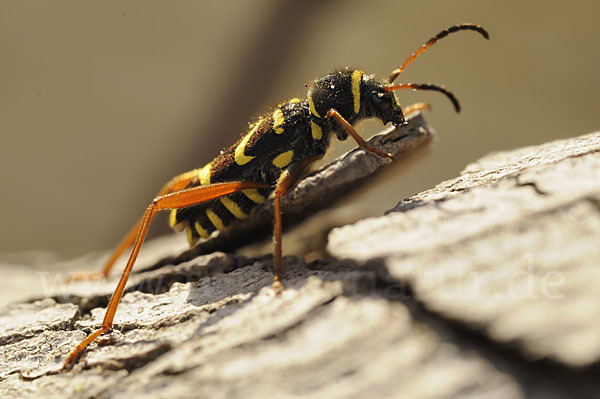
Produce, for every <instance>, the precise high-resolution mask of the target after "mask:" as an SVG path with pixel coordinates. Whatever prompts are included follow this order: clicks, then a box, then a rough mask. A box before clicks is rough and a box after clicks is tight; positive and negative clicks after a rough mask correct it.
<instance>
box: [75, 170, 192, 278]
mask: <svg viewBox="0 0 600 399" xmlns="http://www.w3.org/2000/svg"><path fill="white" fill-rule="evenodd" d="M197 177H198V170H191V171H189V172H185V173H182V174H180V175H178V176H175V177H174V178H173V179H171V180H170V181H169V182H168V183H167V184H165V185H164V186H163V187H162V188H161V190H160V191H159V192H158V194H156V197H162V196H163V195H166V194H169V193H172V192H176V191H180V190H183V189H184V188H186V187H187V186H188V184H189V183H190V182H191V181H192V180H194V179H196V178H197ZM142 221H143V218H141V219H140V220H138V222H137V223H136V224H135V225H134V226H133V227H132V228H131V230H129V232H128V233H127V235H126V236H125V237H124V238H123V240H121V242H120V243H119V245H118V246H117V248H116V249H115V250H114V251H113V253H112V255H111V256H110V259H108V261H107V262H106V263H105V264H104V268H103V269H102V272H75V273H73V274H72V275H71V276H70V279H71V280H75V281H77V280H88V279H99V278H106V277H108V273H109V272H110V269H112V267H113V266H114V264H115V262H116V261H117V259H119V257H120V256H121V255H122V254H123V252H125V251H126V250H127V248H129V247H131V244H133V242H134V241H135V237H136V235H137V232H138V231H139V230H140V226H141V225H142Z"/></svg>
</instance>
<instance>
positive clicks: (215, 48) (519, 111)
mask: <svg viewBox="0 0 600 399" xmlns="http://www.w3.org/2000/svg"><path fill="white" fill-rule="evenodd" d="M599 15H600V3H598V2H596V1H577V2H564V1H552V0H550V1H544V2H522V1H504V2H491V1H481V0H471V1H452V2H441V1H439V2H430V1H419V2H416V1H398V0H396V1H392V0H388V1H356V2H333V1H294V2H292V1H275V0H272V1H267V0H261V1H256V0H255V1H252V2H250V1H235V2H234V1H219V2H217V1H213V2H209V1H172V2H165V1H148V0H137V1H102V2H99V1H98V2H94V3H91V2H80V1H75V0H73V1H59V0H56V1H52V2H49V1H41V0H40V1H27V2H21V1H8V0H6V1H0V53H1V55H2V61H1V62H0V131H1V134H2V145H1V146H0V166H1V168H0V174H1V177H0V179H1V181H2V199H1V201H2V202H1V207H0V212H1V215H0V219H1V220H2V223H3V228H2V229H1V230H0V234H1V236H0V237H1V239H0V245H1V246H0V252H3V253H7V252H18V251H24V250H31V249H43V250H49V251H52V252H56V253H58V254H60V255H62V256H64V257H73V256H78V255H81V254H83V253H86V252H88V251H91V250H98V249H105V248H109V247H112V246H113V245H115V244H116V242H117V241H118V240H119V239H120V238H121V236H122V235H123V234H124V233H125V232H126V230H127V229H128V228H129V227H130V226H131V225H132V224H133V223H134V222H135V221H136V220H137V218H138V217H139V216H140V215H141V213H142V211H143V210H144V209H145V207H146V206H147V204H148V203H149V202H150V200H151V199H152V198H153V196H154V194H155V192H156V191H157V190H158V189H159V188H160V187H161V185H162V184H163V183H164V182H166V181H167V180H168V179H169V178H170V177H172V176H174V175H176V174H178V173H181V172H183V171H185V170H188V169H192V168H195V167H199V166H202V165H204V164H205V163H206V162H208V161H210V159H211V158H212V157H213V155H214V154H216V153H217V152H218V151H219V150H221V149H222V148H224V147H226V146H228V145H229V144H231V143H233V142H234V141H235V140H236V138H237V137H239V135H240V134H241V133H242V132H243V131H244V129H245V128H246V127H247V123H248V122H249V121H251V120H252V119H253V117H254V116H255V115H257V114H258V113H260V112H262V111H264V110H266V109H267V108H268V107H269V106H270V105H274V104H276V103H277V102H279V101H281V100H284V99H287V98H291V97H295V96H304V94H305V92H306V90H305V87H304V84H305V83H307V82H309V81H310V80H311V79H313V78H315V77H318V76H321V75H324V74H326V73H328V72H329V71H330V70H331V69H332V68H333V67H343V66H346V65H348V66H353V67H358V68H361V69H363V70H364V71H366V72H367V73H375V74H378V75H379V76H381V77H386V76H387V75H388V74H389V72H390V71H391V70H392V69H394V68H395V67H396V66H398V65H399V64H400V63H402V62H403V61H404V60H405V59H406V57H408V56H409V55H410V53H411V52H412V51H414V50H416V49H417V48H418V47H419V46H420V45H421V44H423V43H424V42H425V41H426V40H427V39H428V38H429V37H431V36H432V35H434V34H436V33H437V32H438V31H440V30H441V29H443V28H445V27H447V26H449V25H452V24H455V23H459V22H474V23H478V24H482V25H483V26H485V27H486V28H487V29H488V30H489V32H490V34H491V40H490V41H489V42H487V41H485V40H483V39H481V38H480V37H479V36H478V35H476V34H474V33H472V32H460V33H458V34H456V35H454V37H450V38H448V39H445V40H444V41H442V42H441V43H439V44H438V45H436V46H434V47H433V48H431V49H430V50H429V51H428V52H426V53H425V54H424V55H422V56H421V57H419V59H418V60H417V61H416V62H414V63H413V64H412V65H411V66H410V67H409V68H408V69H407V70H406V72H405V73H404V74H403V75H402V76H401V81H402V82H433V83H438V84H444V85H447V86H448V87H449V88H451V89H452V90H453V91H454V92H455V93H456V95H457V96H458V98H459V99H460V101H461V103H462V106H463V112H462V113H461V114H459V115H456V114H455V113H454V112H453V111H452V108H451V106H450V103H449V102H448V101H447V100H446V99H445V98H444V97H443V96H441V95H439V94H435V93H426V92H414V93H413V92H410V91H402V92H398V97H399V99H400V100H401V102H402V103H403V104H404V105H408V104H410V103H413V102H418V101H428V102H430V103H431V104H432V105H433V108H434V109H433V111H432V112H430V113H429V114H428V115H427V119H428V121H429V123H430V124H431V125H432V127H433V128H434V129H436V131H437V132H438V134H439V140H438V141H437V143H436V145H435V148H434V149H433V151H431V152H430V153H429V154H428V156H427V157H425V158H424V159H422V160H420V162H418V163H415V164H414V165H412V166H411V168H409V169H408V170H403V171H402V173H401V174H400V173H397V175H396V176H394V175H390V174H388V176H386V178H385V179H380V180H379V181H378V183H377V185H376V186H377V187H374V188H370V189H369V190H365V192H364V194H361V195H359V196H354V197H352V198H350V199H349V200H348V201H347V203H346V204H345V205H344V206H346V207H352V208H351V209H352V212H351V213H352V215H353V217H355V218H356V219H358V218H359V217H361V216H362V215H366V214H381V213H382V212H383V211H384V210H385V209H388V208H391V207H392V206H394V205H395V203H396V202H397V200H398V199H400V198H403V197H406V196H409V195H411V194H413V193H416V192H419V191H421V190H424V189H427V188H430V187H432V186H434V185H435V184H437V183H438V182H440V181H441V180H444V179H447V178H451V177H453V176H455V175H456V174H457V173H458V172H459V171H460V170H461V169H462V168H463V167H464V166H465V165H466V164H467V163H469V162H470V161H473V160H475V159H477V158H478V157H480V156H482V155H484V154H486V153H488V152H490V151H496V150H503V149H510V148H515V147H519V146H524V145H529V144H538V143H542V142H545V141H549V140H552V139H557V138H562V137H570V136H576V135H581V134H584V133H588V132H591V131H595V130H598V129H600V113H599V112H598V110H597V108H598V104H599V103H600V101H599V99H600V98H599V97H600V78H599V77H598V65H599V63H600V45H599V44H598V39H599V37H600V24H598V16H599ZM377 129H380V125H379V124H378V123H374V122H373V123H364V124H362V125H360V126H359V131H361V132H362V133H363V135H364V136H368V135H370V134H372V133H374V132H376V131H377ZM343 148H347V147H343ZM163 221H164V220H163ZM156 224H161V223H160V221H159V222H158V223H156ZM152 230H153V232H154V234H157V233H160V232H164V231H166V230H165V229H164V223H163V226H162V227H158V226H153V228H152ZM182 239H183V240H185V239H184V238H183V237H182Z"/></svg>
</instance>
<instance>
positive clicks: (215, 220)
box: [206, 209, 225, 231]
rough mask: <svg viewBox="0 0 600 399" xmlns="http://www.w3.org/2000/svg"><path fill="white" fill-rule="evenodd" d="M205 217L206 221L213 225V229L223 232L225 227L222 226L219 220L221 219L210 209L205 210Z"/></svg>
mask: <svg viewBox="0 0 600 399" xmlns="http://www.w3.org/2000/svg"><path fill="white" fill-rule="evenodd" d="M206 216H208V219H209V220H210V222H211V223H212V224H213V226H215V228H216V229H217V230H219V231H223V230H225V225H224V224H223V221H222V220H221V218H220V217H219V216H217V214H216V213H214V212H213V211H211V210H210V209H207V210H206Z"/></svg>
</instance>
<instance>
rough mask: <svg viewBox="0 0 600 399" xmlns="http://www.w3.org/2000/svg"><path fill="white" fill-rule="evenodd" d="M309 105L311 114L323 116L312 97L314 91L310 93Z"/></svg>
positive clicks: (318, 116)
mask: <svg viewBox="0 0 600 399" xmlns="http://www.w3.org/2000/svg"><path fill="white" fill-rule="evenodd" d="M308 107H309V108H310V113H311V114H313V115H314V116H316V117H317V118H320V117H321V115H319V113H318V112H317V109H316V108H315V103H314V101H313V98H312V93H310V92H309V93H308Z"/></svg>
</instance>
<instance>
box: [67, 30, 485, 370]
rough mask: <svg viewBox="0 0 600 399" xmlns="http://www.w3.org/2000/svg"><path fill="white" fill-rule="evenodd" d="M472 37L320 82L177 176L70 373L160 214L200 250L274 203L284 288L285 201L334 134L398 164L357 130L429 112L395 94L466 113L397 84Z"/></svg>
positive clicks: (140, 229) (142, 225) (130, 237)
mask: <svg viewBox="0 0 600 399" xmlns="http://www.w3.org/2000/svg"><path fill="white" fill-rule="evenodd" d="M460 30H472V31H475V32H478V33H480V34H481V35H482V36H483V37H485V38H486V39H487V38H488V37H489V36H488V33H487V32H486V30H485V29H484V28H482V27H481V26H479V25H473V24H460V25H454V26H451V27H449V28H448V29H444V30H443V31H441V32H440V33H438V34H437V35H436V36H434V37H433V38H431V39H430V40H429V41H427V42H426V43H425V44H424V45H422V46H421V47H420V48H419V49H418V50H417V51H416V52H414V53H413V54H412V55H411V56H410V57H409V58H408V59H407V60H406V61H405V62H404V64H402V65H401V66H400V67H398V68H396V69H395V70H394V71H393V72H392V73H391V74H390V76H389V78H388V80H387V81H382V80H379V79H377V78H376V77H375V76H374V75H366V74H365V73H364V72H363V71H360V70H352V69H344V70H339V71H335V72H333V73H330V74H328V75H325V76H324V77H322V78H320V79H317V80H315V81H314V82H313V83H312V85H311V86H310V88H309V91H308V93H307V96H306V98H305V99H298V98H294V99H292V100H289V101H287V102H284V103H282V104H279V105H278V106H277V107H275V109H274V110H273V111H272V112H271V113H269V114H268V115H266V116H264V117H262V118H260V119H259V120H258V121H256V122H255V123H254V124H253V125H251V127H250V130H249V131H248V132H247V133H246V134H244V135H243V136H242V138H240V140H238V141H237V142H236V143H234V144H233V145H232V146H231V147H229V148H227V149H226V150H224V151H222V152H221V153H220V154H219V155H218V156H217V157H216V158H215V159H213V160H212V161H211V162H209V163H208V164H206V165H205V166H203V167H202V168H200V169H196V170H192V171H189V172H186V173H183V174H181V175H179V176H176V177H175V178H173V179H172V180H171V181H169V182H168V183H167V184H166V185H165V186H164V187H163V188H162V190H161V191H160V192H159V193H158V194H157V196H156V197H155V198H154V200H153V201H152V203H151V204H150V205H149V206H148V208H147V209H146V212H145V213H144V215H143V217H142V219H141V220H140V221H139V222H138V223H137V224H136V225H135V226H134V228H133V229H132V230H131V231H130V232H129V234H127V236H126V237H125V238H124V239H123V241H122V242H121V243H120V244H119V246H118V247H117V249H116V250H115V251H114V253H113V255H112V256H111V258H110V259H109V261H108V262H107V264H106V265H105V267H104V269H103V271H102V273H101V275H102V276H105V277H106V276H107V275H108V273H109V271H110V269H111V267H112V265H113V264H114V262H115V261H116V260H117V258H118V257H119V256H120V255H121V254H122V253H123V252H124V251H125V250H127V249H128V248H129V247H130V246H131V245H133V250H132V252H131V256H130V257H129V260H128V262H127V265H126V267H125V271H124V272H123V275H122V276H121V279H120V281H119V284H118V286H117V288H116V290H115V292H114V294H113V296H112V298H111V300H110V302H109V304H108V307H107V310H106V315H105V317H104V320H103V321H102V327H101V328H100V329H98V330H97V331H95V332H94V333H92V334H90V335H89V336H88V337H87V338H86V339H84V340H83V341H82V342H81V343H80V344H79V345H77V346H76V347H75V348H74V349H73V350H72V351H71V352H70V353H69V355H68V357H67V359H66V360H65V364H64V367H68V365H69V364H70V363H71V362H72V361H73V360H74V359H75V358H76V356H77V355H78V354H79V353H80V352H81V351H82V350H83V349H84V348H85V347H86V346H87V345H88V344H89V343H91V342H92V341H93V340H95V339H96V338H97V337H98V336H99V335H100V334H102V333H103V332H105V331H109V330H110V329H111V328H112V323H113V319H114V316H115V312H116V309H117V306H118V304H119V301H120V299H121V296H122V295H123V290H124V289H125V284H126V282H127V279H128V277H129V274H130V273H131V269H132V267H133V264H134V262H135V260H136V257H137V254H138V252H139V250H140V247H141V245H142V242H143V241H144V237H145V235H146V231H147V230H148V226H149V224H150V221H151V220H152V218H153V216H154V215H155V214H156V212H157V211H161V210H169V209H170V210H171V217H170V224H171V227H173V228H174V229H175V230H177V231H183V230H186V231H187V235H188V240H189V241H190V244H191V245H194V244H195V243H196V242H197V241H198V240H199V239H200V238H203V239H208V238H209V237H210V235H211V234H212V233H213V232H214V231H224V230H225V229H227V228H228V227H229V226H231V225H232V224H234V223H233V222H235V221H236V220H239V219H245V218H247V217H251V216H252V214H251V212H252V210H253V209H254V208H255V207H257V206H258V205H259V204H262V203H265V202H266V201H269V200H271V199H272V200H273V201H274V225H275V227H274V233H273V242H274V254H273V258H274V268H275V277H274V281H273V288H274V289H275V291H276V292H280V291H281V289H282V286H281V268H282V252H281V210H280V198H281V197H282V196H283V195H285V194H286V192H287V191H288V190H289V189H290V188H292V187H293V186H294V185H295V184H296V182H297V181H298V180H299V179H300V178H301V177H302V176H303V173H304V172H305V171H306V169H307V168H308V167H309V166H310V165H311V164H313V163H314V162H315V161H316V160H318V159H320V158H322V157H323V156H324V155H325V152H326V151H327V148H328V147H329V144H330V138H331V136H332V133H334V134H335V136H336V137H337V138H338V140H346V139H347V138H348V135H350V136H352V138H353V139H354V140H355V141H356V142H357V143H358V145H359V146H360V147H362V148H364V149H365V150H367V151H368V152H371V153H373V154H375V155H377V156H380V157H384V158H393V157H392V155H391V154H388V153H386V152H383V151H381V150H379V149H377V148H375V147H373V146H371V145H369V144H367V143H366V142H365V141H364V140H363V139H362V138H361V137H360V136H359V135H358V133H357V132H356V130H355V129H354V127H353V125H354V124H356V123H357V122H359V121H360V120H362V119H367V118H377V119H379V120H380V121H382V122H383V123H392V124H394V125H401V124H403V123H405V119H404V117H405V115H406V114H408V113H411V112H414V111H416V110H419V109H422V108H424V107H425V106H426V105H425V104H421V103H419V104H414V105H412V106H409V107H407V108H404V109H403V108H402V107H401V106H400V105H399V104H398V102H397V100H396V97H395V95H394V93H393V91H394V90H401V89H413V90H434V91H439V92H441V93H443V94H445V95H446V96H447V97H448V98H449V99H450V100H451V101H452V104H453V105H454V108H455V109H456V111H457V112H458V111H459V110H460V107H459V103H458V100H457V99H456V97H454V95H453V94H452V93H451V92H450V91H449V90H447V89H445V88H444V87H443V86H438V85H432V84H413V83H405V84H397V85H393V82H394V80H396V78H397V77H398V76H399V75H400V74H401V73H402V71H403V70H404V69H405V68H406V67H407V66H408V65H409V64H410V63H411V62H412V61H414V60H415V58H416V57H417V56H418V55H419V54H421V53H423V52H424V51H425V50H426V49H427V48H428V47H430V46H432V45H433V44H435V43H436V42H437V41H438V40H440V39H442V38H444V37H446V36H447V35H449V34H451V33H454V32H457V31H460Z"/></svg>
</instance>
